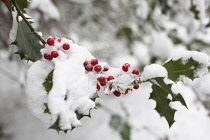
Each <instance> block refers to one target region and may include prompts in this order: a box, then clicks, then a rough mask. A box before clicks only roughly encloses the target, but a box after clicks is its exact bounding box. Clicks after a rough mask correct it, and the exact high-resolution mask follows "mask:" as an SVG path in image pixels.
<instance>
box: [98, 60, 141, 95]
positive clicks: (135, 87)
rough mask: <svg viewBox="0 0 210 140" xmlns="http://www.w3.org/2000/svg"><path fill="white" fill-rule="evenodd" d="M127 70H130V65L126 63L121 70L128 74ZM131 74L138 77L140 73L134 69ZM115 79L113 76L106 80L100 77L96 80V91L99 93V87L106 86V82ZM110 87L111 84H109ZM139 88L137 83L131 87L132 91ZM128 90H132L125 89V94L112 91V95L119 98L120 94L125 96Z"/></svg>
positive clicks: (110, 87) (110, 88)
mask: <svg viewBox="0 0 210 140" xmlns="http://www.w3.org/2000/svg"><path fill="white" fill-rule="evenodd" d="M129 69H130V64H128V63H125V64H124V65H123V66H122V70H123V71H124V72H128V71H129ZM132 74H135V75H140V72H139V71H138V70H136V69H134V70H133V71H132ZM114 79H115V78H114V76H108V77H107V78H106V77H103V76H101V77H99V78H98V79H97V80H98V84H97V90H98V91H99V90H100V88H101V87H100V86H106V84H107V82H108V81H110V82H111V81H112V80H114ZM110 85H111V84H110ZM138 88H139V83H137V84H135V85H134V86H133V89H138ZM109 90H110V91H111V90H112V86H109ZM130 90H132V89H129V88H128V89H126V90H125V92H124V93H121V92H120V91H117V90H115V91H113V94H114V95H115V96H116V97H119V96H121V95H122V94H123V95H126V94H127V93H128V92H129V91H130Z"/></svg>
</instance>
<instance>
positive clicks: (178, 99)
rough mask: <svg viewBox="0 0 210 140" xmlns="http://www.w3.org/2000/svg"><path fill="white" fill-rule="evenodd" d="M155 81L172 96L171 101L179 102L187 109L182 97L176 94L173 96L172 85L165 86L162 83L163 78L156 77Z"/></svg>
mask: <svg viewBox="0 0 210 140" xmlns="http://www.w3.org/2000/svg"><path fill="white" fill-rule="evenodd" d="M155 81H156V82H157V83H158V85H159V86H160V87H161V88H162V89H163V90H164V91H165V92H167V93H168V94H170V95H171V96H172V101H179V102H180V103H181V104H182V105H183V106H185V107H186V108H187V104H186V102H185V100H184V98H183V97H182V95H181V94H180V93H178V94H174V93H173V92H172V90H171V87H172V84H166V83H165V82H164V78H163V77H157V78H155Z"/></svg>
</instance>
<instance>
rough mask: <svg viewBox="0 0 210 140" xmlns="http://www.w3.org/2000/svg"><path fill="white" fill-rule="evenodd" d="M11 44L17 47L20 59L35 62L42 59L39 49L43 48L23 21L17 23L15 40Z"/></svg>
mask: <svg viewBox="0 0 210 140" xmlns="http://www.w3.org/2000/svg"><path fill="white" fill-rule="evenodd" d="M12 44H15V45H16V46H17V47H18V53H19V54H21V59H26V60H31V61H37V60H39V59H41V57H42V55H41V53H40V49H41V48H43V47H44V46H42V45H41V44H40V43H39V39H38V38H37V36H36V35H35V34H34V33H33V32H31V30H30V28H29V27H28V26H27V24H26V23H25V21H20V22H19V23H18V30H17V36H16V40H15V41H14V42H13V43H12Z"/></svg>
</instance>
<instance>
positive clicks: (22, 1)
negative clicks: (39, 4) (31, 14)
mask: <svg viewBox="0 0 210 140" xmlns="http://www.w3.org/2000/svg"><path fill="white" fill-rule="evenodd" d="M14 1H16V3H17V5H18V7H19V8H20V10H21V11H22V12H25V11H24V9H25V8H28V4H29V1H28V0H14ZM5 5H6V7H7V8H8V10H9V11H10V12H12V8H11V7H12V5H13V4H12V0H10V1H9V2H7V3H5Z"/></svg>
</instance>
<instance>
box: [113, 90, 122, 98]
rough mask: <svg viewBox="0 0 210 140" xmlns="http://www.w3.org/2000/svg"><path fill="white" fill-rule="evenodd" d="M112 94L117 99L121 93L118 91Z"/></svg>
mask: <svg viewBox="0 0 210 140" xmlns="http://www.w3.org/2000/svg"><path fill="white" fill-rule="evenodd" d="M113 94H114V95H115V96H116V97H119V96H120V95H121V92H119V91H114V92H113Z"/></svg>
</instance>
